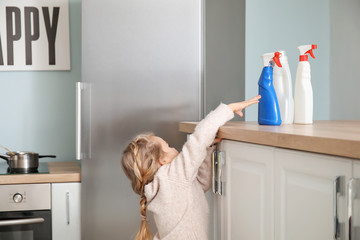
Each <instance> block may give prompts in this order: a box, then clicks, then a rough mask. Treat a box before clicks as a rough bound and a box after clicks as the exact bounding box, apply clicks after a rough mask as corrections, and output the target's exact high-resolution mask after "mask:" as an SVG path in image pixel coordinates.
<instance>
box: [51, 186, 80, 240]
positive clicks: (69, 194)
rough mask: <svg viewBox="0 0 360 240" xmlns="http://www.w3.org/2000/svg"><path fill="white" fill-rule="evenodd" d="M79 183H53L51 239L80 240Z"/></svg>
mask: <svg viewBox="0 0 360 240" xmlns="http://www.w3.org/2000/svg"><path fill="white" fill-rule="evenodd" d="M80 188H81V184H80V183H53V184H51V190H52V197H51V203H52V233H53V236H52V239H53V240H63V239H71V240H80V239H81V222H80V219H81V214H80V190H81V189H80Z"/></svg>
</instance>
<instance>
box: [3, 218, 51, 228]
mask: <svg viewBox="0 0 360 240" xmlns="http://www.w3.org/2000/svg"><path fill="white" fill-rule="evenodd" d="M44 221H45V219H43V218H24V219H15V220H1V221H0V227H4V226H13V225H25V224H33V223H42V222H44Z"/></svg>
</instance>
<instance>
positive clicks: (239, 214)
mask: <svg viewBox="0 0 360 240" xmlns="http://www.w3.org/2000/svg"><path fill="white" fill-rule="evenodd" d="M218 150H219V151H222V152H224V153H225V165H224V166H223V169H222V174H223V176H224V178H223V186H224V187H223V195H219V194H215V195H214V196H215V198H214V208H215V209H214V210H215V211H214V224H215V226H214V230H215V232H214V236H215V238H214V239H217V240H220V239H221V240H228V239H237V240H241V239H244V240H249V239H251V240H273V239H274V226H273V225H274V221H273V219H274V210H273V209H274V208H273V205H274V203H273V192H274V191H273V155H274V148H273V147H265V146H261V145H255V144H248V143H241V142H235V141H228V140H224V141H222V143H221V144H219V146H218Z"/></svg>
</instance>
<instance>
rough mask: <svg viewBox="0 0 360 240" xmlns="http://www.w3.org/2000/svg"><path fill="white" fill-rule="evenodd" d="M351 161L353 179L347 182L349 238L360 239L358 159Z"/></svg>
mask: <svg viewBox="0 0 360 240" xmlns="http://www.w3.org/2000/svg"><path fill="white" fill-rule="evenodd" d="M353 163H354V164H353V179H352V180H351V182H350V183H349V188H351V190H350V189H349V194H351V196H349V198H351V199H349V214H351V216H349V224H351V227H350V228H349V230H350V231H351V232H350V233H349V240H360V161H359V160H354V161H353ZM350 220H351V221H350ZM350 222H351V223H350Z"/></svg>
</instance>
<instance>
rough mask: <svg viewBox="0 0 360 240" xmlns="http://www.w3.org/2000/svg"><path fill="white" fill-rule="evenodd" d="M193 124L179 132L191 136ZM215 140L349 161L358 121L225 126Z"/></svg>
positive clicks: (357, 155)
mask: <svg viewBox="0 0 360 240" xmlns="http://www.w3.org/2000/svg"><path fill="white" fill-rule="evenodd" d="M196 124H197V122H181V123H180V124H179V130H180V131H181V132H186V133H192V132H193V131H194V129H195V126H196ZM217 136H218V137H220V138H224V139H229V140H236V141H241V142H248V143H256V144H262V145H268V146H274V147H281V148H288V149H294V150H301V151H309V152H315V153H322V154H329V155H335V156H342V157H349V158H354V159H359V160H360V121H314V123H313V124H312V125H298V124H288V125H285V124H284V125H280V126H265V125H259V124H258V123H257V122H236V121H234V122H228V123H226V125H224V126H222V127H221V128H220V129H219V132H218V135H217Z"/></svg>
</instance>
